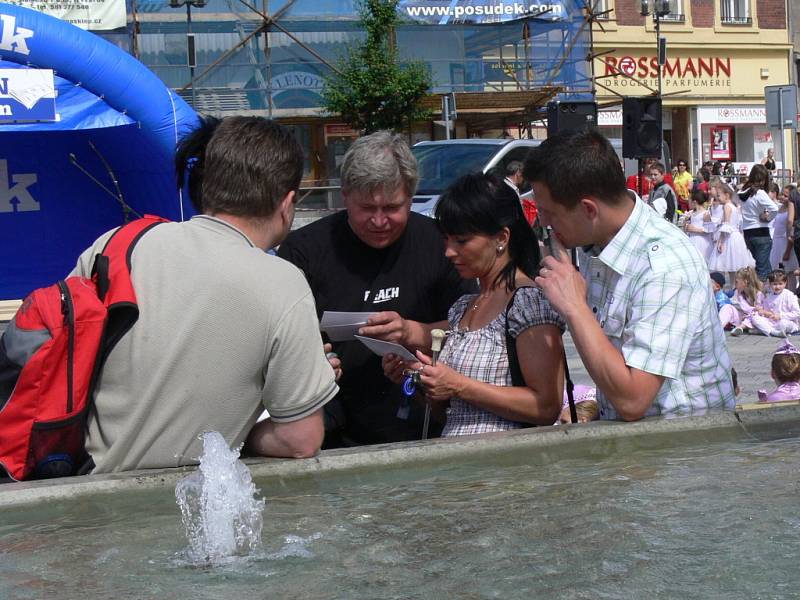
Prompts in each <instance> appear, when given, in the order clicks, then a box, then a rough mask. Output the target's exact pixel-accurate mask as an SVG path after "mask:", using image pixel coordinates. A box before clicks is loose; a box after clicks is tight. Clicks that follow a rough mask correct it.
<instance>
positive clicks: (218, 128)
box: [75, 117, 338, 473]
mask: <svg viewBox="0 0 800 600" xmlns="http://www.w3.org/2000/svg"><path fill="white" fill-rule="evenodd" d="M176 164H177V167H178V173H179V175H180V178H181V179H183V177H184V176H188V180H189V189H190V194H191V197H192V201H193V203H194V204H195V206H196V207H197V209H198V212H200V213H202V214H199V215H198V216H195V217H194V218H192V219H191V220H189V221H186V222H182V223H163V224H160V225H158V226H157V227H155V228H153V229H151V230H149V231H148V232H147V233H146V234H145V235H144V236H143V237H142V239H141V240H140V241H139V242H138V243H137V245H136V246H135V248H134V251H133V254H132V257H131V265H132V266H131V271H132V279H133V285H134V289H135V290H136V295H137V300H138V305H139V312H140V316H139V320H138V321H137V323H136V324H135V325H134V327H133V328H132V329H131V330H130V331H129V332H128V333H127V334H126V335H125V336H124V337H123V338H122V340H121V341H120V342H119V343H118V344H117V345H116V346H115V348H114V349H113V350H112V352H111V354H110V355H109V358H108V361H107V362H106V364H105V367H104V368H103V371H102V374H101V376H100V379H99V382H98V390H97V394H96V397H95V408H96V410H95V411H94V413H93V414H92V416H91V417H90V419H89V431H88V435H87V450H88V451H89V453H90V454H91V456H92V459H93V461H94V464H95V467H94V471H93V472H94V473H104V472H111V471H126V470H131V469H148V468H163V467H177V466H181V465H187V464H194V463H196V462H197V458H198V457H199V456H200V454H201V452H202V445H201V442H200V440H199V439H198V436H199V435H200V434H201V433H202V432H204V431H209V430H214V431H219V432H220V433H221V434H222V435H223V437H224V438H225V439H226V440H227V442H228V444H230V445H231V446H236V445H239V444H242V443H243V442H245V441H246V443H247V450H248V451H249V452H250V453H251V454H256V455H263V456H279V457H298V458H299V457H308V456H312V455H314V454H315V453H316V452H317V451H318V450H319V447H320V445H321V443H322V438H323V433H324V429H323V422H322V413H321V408H322V406H323V405H325V403H327V402H328V401H329V400H330V399H331V398H333V396H335V395H336V393H337V391H338V388H337V385H336V383H335V380H334V371H333V369H332V368H331V364H329V362H328V360H327V359H326V357H325V352H324V350H323V346H322V340H321V337H320V333H319V325H318V322H317V317H316V311H315V307H314V298H313V296H312V295H311V290H310V289H309V287H308V284H307V283H306V280H305V278H304V276H303V274H302V273H301V272H300V271H299V270H298V269H297V268H296V267H294V266H293V265H291V264H290V263H288V262H286V261H284V260H282V259H280V258H277V257H275V256H270V255H268V254H267V253H266V252H265V250H266V249H268V248H271V247H273V246H275V245H277V244H279V243H280V242H281V240H283V238H284V237H285V236H286V234H287V233H288V231H289V228H290V226H291V223H292V220H293V218H294V203H295V201H296V191H297V189H298V187H299V184H300V178H301V175H302V170H303V155H302V150H301V149H300V147H299V145H298V144H297V142H296V141H295V139H294V138H293V137H292V135H291V134H290V133H289V132H288V131H287V130H286V129H284V128H283V127H281V126H279V125H277V124H276V123H274V122H272V121H269V120H267V119H263V118H256V117H229V118H226V119H223V120H221V121H217V120H215V119H209V120H206V121H205V122H204V123H203V124H202V125H201V127H200V128H199V129H198V130H196V131H195V132H193V133H192V134H190V135H189V136H188V137H187V138H186V139H184V141H183V142H182V143H181V146H180V147H179V150H178V156H177V159H176ZM109 235H110V232H109V233H107V234H105V235H104V236H102V237H101V238H100V239H99V240H97V242H95V244H94V245H93V246H92V247H91V248H89V249H88V250H86V251H85V252H84V253H83V254H82V255H81V257H80V259H79V261H78V266H77V267H76V269H75V273H76V274H80V275H89V273H90V272H91V267H92V262H93V260H94V256H95V255H96V254H97V253H98V251H99V250H100V249H102V247H103V245H104V244H105V242H106V240H107V239H108V237H109ZM264 408H266V409H267V410H268V411H269V413H270V415H271V417H270V418H269V419H267V420H266V421H262V422H260V423H258V424H256V420H257V418H258V416H259V415H260V413H261V412H262V411H263V409H264Z"/></svg>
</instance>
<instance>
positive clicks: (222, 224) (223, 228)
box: [191, 215, 256, 248]
mask: <svg viewBox="0 0 800 600" xmlns="http://www.w3.org/2000/svg"><path fill="white" fill-rule="evenodd" d="M191 220H192V221H194V222H196V223H202V224H203V225H206V226H208V228H209V229H213V230H214V231H217V232H220V233H224V234H226V235H230V236H232V237H241V238H243V239H244V241H245V242H247V244H248V245H250V246H252V247H253V248H255V247H256V245H255V244H254V243H253V242H252V240H251V239H250V238H249V237H247V235H245V234H244V233H243V232H242V231H241V230H240V229H238V228H237V227H234V226H233V225H231V224H230V223H228V222H227V221H225V220H224V219H220V218H218V217H212V216H211V215H195V216H193V217H192V219H191Z"/></svg>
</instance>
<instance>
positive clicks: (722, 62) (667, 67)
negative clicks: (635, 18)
mask: <svg viewBox="0 0 800 600" xmlns="http://www.w3.org/2000/svg"><path fill="white" fill-rule="evenodd" d="M602 61H603V74H604V75H606V77H605V78H604V81H603V85H607V86H608V87H611V88H626V87H627V88H634V90H636V89H637V88H638V90H637V93H639V92H641V85H640V83H641V84H645V85H647V86H650V87H656V86H658V59H657V58H656V57H655V56H640V57H634V56H622V57H616V56H605V57H603V59H602ZM613 75H618V76H617V77H613ZM623 75H625V76H627V77H623ZM661 76H662V86H663V87H664V88H665V90H666V89H667V88H681V89H697V88H728V89H726V90H725V91H726V92H729V91H730V90H729V88H730V87H731V59H730V57H724V58H721V57H716V56H710V57H681V56H678V57H672V58H668V59H667V61H666V63H665V64H664V66H663V67H662V75H661ZM721 91H722V90H721Z"/></svg>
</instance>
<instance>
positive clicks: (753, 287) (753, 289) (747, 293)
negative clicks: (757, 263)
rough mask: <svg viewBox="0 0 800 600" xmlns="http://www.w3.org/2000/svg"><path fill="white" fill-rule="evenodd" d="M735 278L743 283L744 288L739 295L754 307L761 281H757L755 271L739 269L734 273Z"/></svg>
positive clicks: (746, 268)
mask: <svg viewBox="0 0 800 600" xmlns="http://www.w3.org/2000/svg"><path fill="white" fill-rule="evenodd" d="M735 278H736V279H740V280H741V281H744V283H745V286H746V287H745V288H744V291H742V292H740V293H741V294H742V295H743V296H744V297H745V299H746V300H747V301H748V302H749V303H750V304H751V305H753V306H755V304H756V299H757V298H758V292H760V291H761V281H760V280H759V279H758V275H757V274H756V270H755V269H754V268H753V267H745V268H743V269H739V270H738V271H736V276H735Z"/></svg>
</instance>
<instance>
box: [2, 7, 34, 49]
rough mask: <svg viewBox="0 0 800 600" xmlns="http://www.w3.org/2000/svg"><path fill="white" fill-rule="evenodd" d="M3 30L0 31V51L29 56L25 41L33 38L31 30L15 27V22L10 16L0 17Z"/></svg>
mask: <svg viewBox="0 0 800 600" xmlns="http://www.w3.org/2000/svg"><path fill="white" fill-rule="evenodd" d="M0 21H2V22H3V29H2V30H0V50H9V51H11V52H18V53H19V54H30V53H31V51H30V50H28V44H26V43H25V40H27V39H28V38H32V37H33V30H32V29H26V28H25V27H17V26H16V25H17V20H16V18H15V17H13V16H11V15H0Z"/></svg>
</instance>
